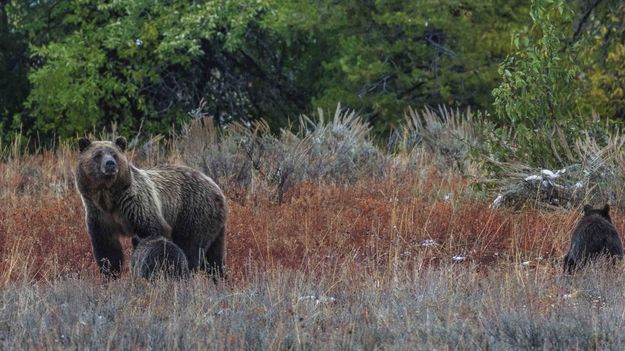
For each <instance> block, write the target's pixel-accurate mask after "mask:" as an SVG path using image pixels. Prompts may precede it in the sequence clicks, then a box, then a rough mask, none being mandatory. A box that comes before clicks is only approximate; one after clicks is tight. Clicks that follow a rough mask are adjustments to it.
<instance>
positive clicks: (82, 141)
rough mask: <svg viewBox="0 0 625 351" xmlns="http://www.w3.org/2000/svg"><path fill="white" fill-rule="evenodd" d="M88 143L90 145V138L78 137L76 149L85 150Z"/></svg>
mask: <svg viewBox="0 0 625 351" xmlns="http://www.w3.org/2000/svg"><path fill="white" fill-rule="evenodd" d="M89 145H91V140H89V139H87V138H80V139H78V149H79V150H80V152H83V151H85V149H87V148H88V147H89Z"/></svg>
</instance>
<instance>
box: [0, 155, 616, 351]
mask: <svg viewBox="0 0 625 351" xmlns="http://www.w3.org/2000/svg"><path fill="white" fill-rule="evenodd" d="M75 158H76V154H75V151H72V150H71V148H67V147H61V148H59V149H58V150H56V151H44V152H41V153H39V154H38V155H20V156H14V157H10V158H7V159H6V160H5V161H3V162H2V163H0V201H1V206H0V296H1V299H0V349H7V350H8V349H31V348H32V349H66V348H69V349H116V350H118V349H207V348H208V349H212V350H232V349H252V350H253V349H258V350H267V349H271V350H273V349H285V350H286V349H293V350H304V349H305V350H374V349H397V350H402V349H403V350H415V349H424V350H425V349H437V350H451V349H458V350H467V349H497V350H500V349H613V350H614V349H623V348H625V333H623V330H624V328H625V289H623V286H625V277H623V275H622V269H623V268H622V267H620V266H619V267H617V268H616V269H601V268H597V267H595V268H592V269H589V270H587V271H585V272H582V273H581V274H579V275H578V276H576V277H574V278H571V277H564V276H563V275H562V273H561V272H562V266H561V258H562V256H563V255H564V253H565V251H566V250H567V249H568V243H569V236H570V231H571V230H572V228H573V227H574V225H575V223H576V221H577V220H578V219H579V217H580V215H581V213H580V211H565V210H550V211H546V210H538V209H524V210H520V211H513V210H511V209H493V208H490V206H489V205H490V204H491V202H492V199H490V198H488V197H486V196H484V195H480V194H478V193H476V192H475V191H474V190H473V187H472V186H471V185H472V183H471V181H470V180H468V178H467V177H463V176H460V175H459V174H456V173H454V172H445V171H440V170H439V169H437V167H436V166H435V165H434V164H433V163H432V162H430V160H428V158H427V157H422V158H421V161H420V162H419V163H418V164H413V165H412V166H410V167H403V168H402V167H396V168H388V169H386V170H384V171H383V172H381V173H380V174H377V175H370V176H359V177H358V178H357V179H356V180H353V181H349V182H337V181H331V180H323V179H320V180H314V181H313V180H308V181H299V182H296V183H294V184H292V185H291V186H289V187H288V189H286V190H285V191H284V192H283V193H281V196H280V199H279V201H278V200H276V197H275V196H274V195H275V193H274V192H272V190H271V189H269V188H267V185H266V184H263V183H262V182H260V181H258V182H251V184H252V186H250V185H249V184H248V186H247V187H240V186H238V185H236V184H234V183H233V182H227V181H225V180H222V182H221V183H220V184H221V185H222V187H223V188H224V190H225V192H226V194H227V196H228V199H229V220H228V227H227V238H228V239H227V269H228V272H229V280H228V281H227V282H226V283H220V284H218V285H215V284H213V283H212V282H211V281H210V280H209V279H207V278H206V277H204V276H202V275H195V276H194V277H193V278H192V279H190V280H188V281H183V282H170V281H158V282H156V283H153V284H148V283H146V282H145V281H143V280H140V279H132V278H131V277H130V276H129V273H128V271H127V269H126V271H125V272H124V275H123V277H122V278H121V279H118V280H116V281H113V282H104V281H103V280H102V279H101V277H100V276H99V274H98V272H97V269H96V265H95V262H94V259H93V257H92V254H91V247H90V243H89V240H88V237H87V233H86V229H85V224H84V212H83V209H82V205H81V202H80V198H79V196H78V193H77V191H76V190H75V188H74V185H73V171H72V170H73V167H74V160H75ZM173 161H174V162H175V160H173ZM136 162H138V163H139V164H141V163H144V164H149V163H150V162H153V161H145V160H142V159H140V158H139V157H137V159H136ZM613 218H614V220H615V224H616V226H617V228H618V229H619V230H620V231H621V232H622V231H623V229H625V216H624V215H623V213H621V212H619V211H618V210H616V211H615V212H614V214H613ZM129 246H130V243H129V242H128V241H127V242H125V249H126V257H128V255H129V253H130V251H129V250H130V247H129ZM126 265H127V263H126Z"/></svg>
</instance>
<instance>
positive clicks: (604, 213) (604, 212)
mask: <svg viewBox="0 0 625 351" xmlns="http://www.w3.org/2000/svg"><path fill="white" fill-rule="evenodd" d="M592 215H598V216H601V217H603V218H605V219H607V220H608V222H610V223H612V218H610V205H608V204H606V205H605V206H603V208H599V209H594V208H592V206H590V205H586V206H584V217H586V216H592Z"/></svg>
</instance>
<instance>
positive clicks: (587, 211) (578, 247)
mask: <svg viewBox="0 0 625 351" xmlns="http://www.w3.org/2000/svg"><path fill="white" fill-rule="evenodd" d="M600 256H608V257H612V258H614V259H617V258H618V259H622V258H623V242H622V241H621V236H620V234H619V233H618V231H617V230H616V227H615V226H614V224H612V218H610V206H609V205H605V206H604V207H603V208H602V209H593V208H592V207H591V206H590V205H586V206H584V217H582V219H581V220H580V221H579V224H577V227H576V228H575V230H574V231H573V235H572V236H571V248H570V249H569V252H568V254H567V255H566V256H565V257H564V271H565V272H566V273H573V272H574V271H575V269H576V268H577V267H579V266H582V265H585V264H586V263H588V262H590V261H592V260H594V259H596V258H598V257H600Z"/></svg>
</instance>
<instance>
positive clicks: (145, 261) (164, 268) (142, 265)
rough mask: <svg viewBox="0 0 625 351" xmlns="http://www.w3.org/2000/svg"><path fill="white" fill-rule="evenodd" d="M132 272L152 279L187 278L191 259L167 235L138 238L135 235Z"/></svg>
mask: <svg viewBox="0 0 625 351" xmlns="http://www.w3.org/2000/svg"><path fill="white" fill-rule="evenodd" d="M133 246H134V247H135V248H134V251H133V253H132V262H131V269H130V270H131V272H132V273H133V275H135V276H137V277H143V278H146V279H148V280H152V279H154V278H157V277H163V278H186V277H188V276H189V261H187V256H185V254H184V252H182V250H181V249H180V248H179V247H178V245H176V244H174V243H173V242H171V241H169V240H167V239H165V237H162V236H157V237H149V238H145V239H138V238H137V237H136V236H135V237H133Z"/></svg>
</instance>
